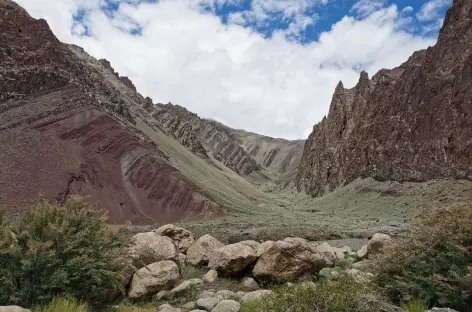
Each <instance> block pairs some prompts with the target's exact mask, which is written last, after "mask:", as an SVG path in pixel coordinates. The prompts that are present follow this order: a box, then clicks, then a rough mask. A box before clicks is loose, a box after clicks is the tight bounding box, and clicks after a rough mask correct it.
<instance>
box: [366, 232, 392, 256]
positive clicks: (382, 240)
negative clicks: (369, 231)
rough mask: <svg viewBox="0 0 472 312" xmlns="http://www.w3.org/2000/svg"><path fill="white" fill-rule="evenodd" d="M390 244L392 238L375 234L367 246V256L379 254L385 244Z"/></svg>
mask: <svg viewBox="0 0 472 312" xmlns="http://www.w3.org/2000/svg"><path fill="white" fill-rule="evenodd" d="M390 242H392V238H391V237H390V236H389V235H387V234H382V233H376V234H374V236H372V238H371V239H370V241H369V243H368V244H367V251H368V254H372V253H375V252H379V251H380V250H381V249H382V248H383V247H384V246H385V245H386V244H389V243H390Z"/></svg>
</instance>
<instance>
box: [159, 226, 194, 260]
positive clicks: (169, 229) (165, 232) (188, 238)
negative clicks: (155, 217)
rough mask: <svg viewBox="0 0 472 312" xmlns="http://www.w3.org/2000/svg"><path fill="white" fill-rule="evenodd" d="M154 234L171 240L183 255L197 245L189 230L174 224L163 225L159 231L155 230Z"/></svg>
mask: <svg viewBox="0 0 472 312" xmlns="http://www.w3.org/2000/svg"><path fill="white" fill-rule="evenodd" d="M154 232H155V233H156V234H158V235H161V236H167V237H169V238H171V239H172V240H173V241H174V242H175V243H176V244H177V246H178V248H179V251H180V252H182V253H185V252H186V251H187V249H188V248H189V247H190V246H192V245H193V243H195V239H194V238H193V235H192V233H191V232H190V231H189V230H186V229H184V228H181V227H178V226H175V225H173V224H166V225H163V226H161V227H160V228H158V229H157V230H154Z"/></svg>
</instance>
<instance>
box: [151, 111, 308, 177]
mask: <svg viewBox="0 0 472 312" xmlns="http://www.w3.org/2000/svg"><path fill="white" fill-rule="evenodd" d="M147 111H148V112H149V113H150V114H151V116H153V117H154V118H155V120H156V123H155V124H156V125H157V126H158V127H159V128H160V129H161V130H163V131H164V132H166V133H168V134H170V135H172V136H173V137H175V138H176V139H177V140H179V141H180V142H181V143H182V144H183V145H184V146H187V147H188V148H190V150H192V151H193V152H194V153H195V154H196V155H198V156H200V157H201V158H203V159H211V161H213V162H215V163H220V164H222V165H224V166H226V167H228V168H230V169H231V170H233V171H235V172H237V173H239V174H240V175H242V176H246V175H250V174H252V173H254V174H255V175H258V176H260V177H263V178H265V179H268V180H271V181H274V182H276V181H277V180H278V179H280V178H282V177H285V176H287V175H288V176H292V175H294V173H295V172H296V170H297V166H298V164H299V163H300V160H301V156H302V152H303V143H304V141H302V140H298V141H288V140H284V139H275V138H271V137H267V136H263V135H259V134H256V133H251V132H246V131H244V130H236V129H233V128H230V127H228V126H225V125H223V124H221V123H219V122H217V121H214V120H208V119H203V118H200V117H198V116H197V115H196V114H194V113H192V112H190V111H188V110H187V109H186V108H184V107H181V106H179V105H173V104H171V103H169V104H156V105H149V106H147Z"/></svg>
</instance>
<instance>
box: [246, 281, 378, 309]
mask: <svg viewBox="0 0 472 312" xmlns="http://www.w3.org/2000/svg"><path fill="white" fill-rule="evenodd" d="M369 294H373V295H375V291H374V290H373V289H372V288H371V287H370V286H368V285H362V284H357V283H354V282H352V281H350V280H342V281H326V282H320V283H318V284H316V285H315V286H308V285H304V284H300V285H295V286H282V287H280V288H278V289H276V290H275V296H274V297H273V298H268V299H264V300H262V301H253V302H249V303H247V304H245V305H243V307H242V309H241V312H286V311H290V312H313V311H322V312H362V311H361V310H360V309H359V304H360V303H361V302H362V300H363V298H364V297H365V296H366V295H369Z"/></svg>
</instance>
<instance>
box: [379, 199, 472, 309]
mask: <svg viewBox="0 0 472 312" xmlns="http://www.w3.org/2000/svg"><path fill="white" fill-rule="evenodd" d="M374 260H375V261H374V263H375V264H376V267H377V270H378V276H377V283H378V284H379V286H380V287H382V288H384V289H385V291H386V292H387V294H388V295H389V296H390V298H391V299H392V300H393V301H395V302H397V303H403V302H408V301H410V300H415V299H416V300H421V301H423V302H425V303H427V304H429V305H431V306H440V307H450V308H453V309H456V310H459V311H469V310H468V307H470V306H472V278H471V276H470V268H471V267H472V204H470V203H462V204H455V205H452V206H450V207H447V208H444V209H434V210H430V211H426V212H423V213H422V214H421V216H420V217H419V218H418V220H417V221H416V222H415V224H414V225H413V227H412V231H411V233H410V234H409V235H408V236H407V237H405V238H403V239H400V240H398V241H397V242H396V243H395V244H393V245H391V246H389V247H387V248H386V249H385V250H384V252H383V253H382V254H379V255H378V256H377V258H376V259H374Z"/></svg>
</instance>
